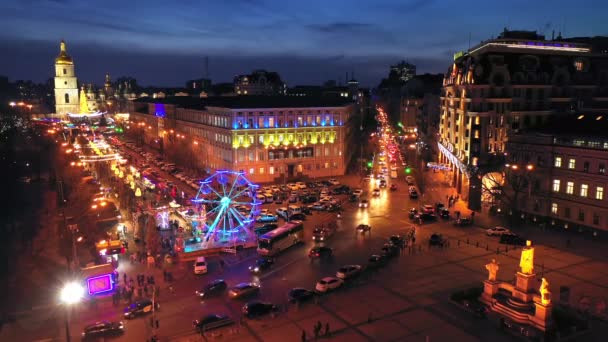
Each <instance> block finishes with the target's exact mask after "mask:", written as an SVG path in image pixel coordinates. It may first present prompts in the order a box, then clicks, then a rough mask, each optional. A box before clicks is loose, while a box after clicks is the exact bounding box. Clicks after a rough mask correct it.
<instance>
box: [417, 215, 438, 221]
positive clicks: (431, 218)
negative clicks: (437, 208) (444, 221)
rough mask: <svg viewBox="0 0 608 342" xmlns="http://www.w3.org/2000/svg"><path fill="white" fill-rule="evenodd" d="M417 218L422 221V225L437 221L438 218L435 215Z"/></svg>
mask: <svg viewBox="0 0 608 342" xmlns="http://www.w3.org/2000/svg"><path fill="white" fill-rule="evenodd" d="M417 218H418V220H420V221H421V223H425V222H432V221H437V216H435V214H429V213H422V214H418V217H417Z"/></svg>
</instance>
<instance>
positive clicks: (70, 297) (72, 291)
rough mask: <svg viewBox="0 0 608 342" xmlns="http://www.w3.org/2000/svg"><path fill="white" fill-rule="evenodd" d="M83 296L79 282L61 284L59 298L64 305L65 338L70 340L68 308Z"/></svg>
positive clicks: (82, 289) (82, 288)
mask: <svg viewBox="0 0 608 342" xmlns="http://www.w3.org/2000/svg"><path fill="white" fill-rule="evenodd" d="M83 297H84V287H83V286H82V285H80V284H79V283H77V282H75V281H72V282H69V283H66V284H65V285H63V288H62V289H61V292H60V294H59V298H60V299H61V302H62V303H63V304H64V305H65V340H66V341H67V342H70V341H71V338H70V309H71V307H72V306H73V305H75V304H78V303H79V302H80V301H81V300H82V298H83Z"/></svg>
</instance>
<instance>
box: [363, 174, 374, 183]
mask: <svg viewBox="0 0 608 342" xmlns="http://www.w3.org/2000/svg"><path fill="white" fill-rule="evenodd" d="M371 180H372V177H371V176H370V175H367V176H365V177H363V181H364V182H369V181H371Z"/></svg>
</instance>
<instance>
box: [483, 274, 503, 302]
mask: <svg viewBox="0 0 608 342" xmlns="http://www.w3.org/2000/svg"><path fill="white" fill-rule="evenodd" d="M499 284H500V283H499V282H498V281H494V280H487V279H486V280H484V281H483V293H482V294H481V299H482V300H483V301H485V302H486V303H488V304H490V303H491V302H492V298H493V297H494V295H495V294H496V293H498V285H499Z"/></svg>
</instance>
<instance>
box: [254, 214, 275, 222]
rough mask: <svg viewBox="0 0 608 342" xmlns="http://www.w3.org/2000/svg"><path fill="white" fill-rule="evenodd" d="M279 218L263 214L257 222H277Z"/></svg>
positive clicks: (257, 218)
mask: <svg viewBox="0 0 608 342" xmlns="http://www.w3.org/2000/svg"><path fill="white" fill-rule="evenodd" d="M278 220H279V218H278V217H277V216H276V215H273V214H262V215H260V216H258V217H256V219H255V221H256V222H277V221H278Z"/></svg>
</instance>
